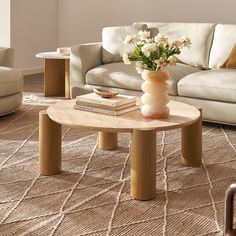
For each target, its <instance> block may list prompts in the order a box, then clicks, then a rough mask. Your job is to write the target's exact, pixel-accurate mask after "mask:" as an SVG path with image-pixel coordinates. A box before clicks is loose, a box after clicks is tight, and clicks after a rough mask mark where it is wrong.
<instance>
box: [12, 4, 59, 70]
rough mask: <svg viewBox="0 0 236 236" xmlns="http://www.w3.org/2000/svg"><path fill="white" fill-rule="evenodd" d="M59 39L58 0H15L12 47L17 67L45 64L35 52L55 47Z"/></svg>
mask: <svg viewBox="0 0 236 236" xmlns="http://www.w3.org/2000/svg"><path fill="white" fill-rule="evenodd" d="M57 42H58V1H57V0H20V1H19V0H11V47H13V48H14V49H15V67H16V68H18V69H21V70H23V71H25V70H26V71H28V70H31V69H36V70H35V71H37V68H42V66H43V60H41V59H38V58H35V54H36V53H37V52H40V51H41V52H42V51H52V50H55V49H56V48H57Z"/></svg>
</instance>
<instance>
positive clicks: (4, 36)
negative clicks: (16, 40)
mask: <svg viewBox="0 0 236 236" xmlns="http://www.w3.org/2000/svg"><path fill="white" fill-rule="evenodd" d="M10 13H11V11H10V1H9V0H0V46H1V47H10V32H11V25H10V24H11V20H10Z"/></svg>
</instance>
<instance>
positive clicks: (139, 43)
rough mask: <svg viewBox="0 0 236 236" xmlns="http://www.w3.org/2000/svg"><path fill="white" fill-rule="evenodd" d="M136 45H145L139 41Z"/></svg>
mask: <svg viewBox="0 0 236 236" xmlns="http://www.w3.org/2000/svg"><path fill="white" fill-rule="evenodd" d="M136 44H137V45H138V46H143V45H144V42H142V41H138V42H137V43H136Z"/></svg>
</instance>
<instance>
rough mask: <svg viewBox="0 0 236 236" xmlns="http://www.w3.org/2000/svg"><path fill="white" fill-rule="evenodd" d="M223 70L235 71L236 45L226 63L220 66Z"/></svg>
mask: <svg viewBox="0 0 236 236" xmlns="http://www.w3.org/2000/svg"><path fill="white" fill-rule="evenodd" d="M220 68H223V69H236V44H235V45H234V47H233V49H232V51H231V52H230V54H229V56H228V58H227V59H226V61H225V62H224V63H223V64H222V65H221V66H220Z"/></svg>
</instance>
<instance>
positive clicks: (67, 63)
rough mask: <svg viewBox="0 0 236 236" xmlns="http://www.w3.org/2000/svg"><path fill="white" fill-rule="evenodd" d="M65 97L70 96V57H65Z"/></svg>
mask: <svg viewBox="0 0 236 236" xmlns="http://www.w3.org/2000/svg"><path fill="white" fill-rule="evenodd" d="M65 98H68V99H69V98H70V59H65Z"/></svg>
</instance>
